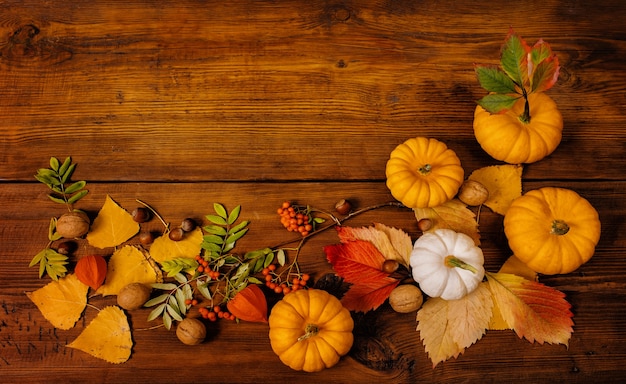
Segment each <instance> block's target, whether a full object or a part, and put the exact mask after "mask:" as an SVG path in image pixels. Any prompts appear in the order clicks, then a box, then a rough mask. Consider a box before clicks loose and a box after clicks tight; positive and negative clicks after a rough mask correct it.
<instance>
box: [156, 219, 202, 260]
mask: <svg viewBox="0 0 626 384" xmlns="http://www.w3.org/2000/svg"><path fill="white" fill-rule="evenodd" d="M202 236H203V234H202V229H201V228H200V227H198V228H196V229H194V230H193V231H191V232H187V233H186V234H185V237H184V238H183V239H182V240H179V241H174V240H172V239H170V238H169V236H167V235H163V236H160V237H158V238H156V239H155V240H154V242H153V243H152V245H151V246H150V256H152V258H153V259H154V261H156V262H157V263H159V264H163V262H164V261H167V260H173V259H176V258H179V257H185V258H188V259H193V258H194V257H196V256H197V255H199V254H200V250H201V245H202Z"/></svg>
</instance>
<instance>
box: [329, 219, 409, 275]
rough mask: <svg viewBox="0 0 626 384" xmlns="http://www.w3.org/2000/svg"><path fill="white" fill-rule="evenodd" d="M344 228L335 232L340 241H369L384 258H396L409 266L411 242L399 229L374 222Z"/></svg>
mask: <svg viewBox="0 0 626 384" xmlns="http://www.w3.org/2000/svg"><path fill="white" fill-rule="evenodd" d="M345 228H346V230H344V231H338V232H337V234H338V235H339V239H340V240H341V242H347V241H355V240H363V241H369V242H370V243H372V244H373V245H374V246H375V247H376V249H378V251H379V252H380V253H381V254H382V255H383V257H384V258H385V259H386V260H396V261H397V262H398V263H400V264H402V265H404V266H407V267H408V266H409V259H410V257H411V252H412V251H413V242H412V241H411V237H410V236H409V235H408V234H407V233H405V232H404V231H402V230H401V229H397V228H392V227H388V226H386V225H384V224H380V223H374V226H370V227H361V228H354V227H345ZM348 228H349V229H348Z"/></svg>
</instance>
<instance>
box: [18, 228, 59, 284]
mask: <svg viewBox="0 0 626 384" xmlns="http://www.w3.org/2000/svg"><path fill="white" fill-rule="evenodd" d="M55 228H56V218H54V217H53V218H52V219H51V220H50V226H49V227H48V245H47V246H46V247H45V248H44V249H42V250H41V251H40V252H39V253H37V254H36V255H35V257H33V259H32V260H31V261H30V264H29V265H28V267H29V268H30V267H34V266H35V265H37V264H39V278H40V279H41V278H42V277H43V275H44V273H47V274H48V276H50V278H51V279H52V280H54V281H58V280H59V278H61V277H63V276H65V274H66V273H67V264H68V261H67V260H68V257H67V256H66V255H64V254H61V253H59V252H57V251H55V250H54V249H52V248H50V246H51V245H52V243H53V242H55V241H57V240H59V239H60V238H61V235H59V234H58V233H57V232H56V230H55Z"/></svg>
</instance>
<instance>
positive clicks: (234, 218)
mask: <svg viewBox="0 0 626 384" xmlns="http://www.w3.org/2000/svg"><path fill="white" fill-rule="evenodd" d="M240 212H241V205H238V206H236V207H235V209H233V210H232V211H231V212H230V215H228V225H231V224H233V223H234V222H235V221H237V219H238V218H239V213H240Z"/></svg>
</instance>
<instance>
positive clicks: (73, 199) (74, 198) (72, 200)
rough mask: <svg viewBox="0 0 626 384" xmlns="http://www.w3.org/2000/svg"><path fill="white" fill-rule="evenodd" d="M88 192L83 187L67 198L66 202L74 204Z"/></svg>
mask: <svg viewBox="0 0 626 384" xmlns="http://www.w3.org/2000/svg"><path fill="white" fill-rule="evenodd" d="M88 193H89V191H88V190H86V189H83V190H82V191H80V192H77V193H76V194H74V195H72V196H71V197H70V198H69V199H67V202H68V204H74V203H75V202H77V201H78V200H80V199H82V198H83V197H85V196H86V195H87V194H88Z"/></svg>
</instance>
